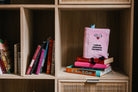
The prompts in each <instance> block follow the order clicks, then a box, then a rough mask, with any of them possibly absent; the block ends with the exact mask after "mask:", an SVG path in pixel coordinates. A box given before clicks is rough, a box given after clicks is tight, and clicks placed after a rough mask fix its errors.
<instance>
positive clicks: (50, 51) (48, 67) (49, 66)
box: [46, 40, 53, 74]
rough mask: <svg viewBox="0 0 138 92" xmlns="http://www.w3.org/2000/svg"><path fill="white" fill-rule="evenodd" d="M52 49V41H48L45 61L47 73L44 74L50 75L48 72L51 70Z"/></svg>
mask: <svg viewBox="0 0 138 92" xmlns="http://www.w3.org/2000/svg"><path fill="white" fill-rule="evenodd" d="M52 48H53V40H49V48H48V59H47V72H46V73H47V74H50V70H51V62H52Z"/></svg>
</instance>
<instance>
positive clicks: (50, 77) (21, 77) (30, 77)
mask: <svg viewBox="0 0 138 92" xmlns="http://www.w3.org/2000/svg"><path fill="white" fill-rule="evenodd" d="M0 79H55V76H53V75H48V74H44V73H42V74H39V75H36V74H32V75H24V76H20V75H17V74H3V75H0Z"/></svg>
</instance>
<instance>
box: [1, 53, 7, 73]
mask: <svg viewBox="0 0 138 92" xmlns="http://www.w3.org/2000/svg"><path fill="white" fill-rule="evenodd" d="M0 66H1V70H2V73H6V69H5V66H4V63H3V61H2V58H1V55H0Z"/></svg>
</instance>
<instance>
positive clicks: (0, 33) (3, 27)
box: [0, 9, 20, 72]
mask: <svg viewBox="0 0 138 92" xmlns="http://www.w3.org/2000/svg"><path fill="white" fill-rule="evenodd" d="M0 38H1V39H3V40H6V41H7V44H8V49H9V50H8V51H9V52H10V57H11V63H12V66H11V68H12V72H13V69H14V66H13V63H14V44H16V43H20V10H19V9H15V10H0Z"/></svg>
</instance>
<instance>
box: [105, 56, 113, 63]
mask: <svg viewBox="0 0 138 92" xmlns="http://www.w3.org/2000/svg"><path fill="white" fill-rule="evenodd" d="M113 61H114V58H113V57H111V58H108V59H105V60H104V64H109V63H112V62H113Z"/></svg>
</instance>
